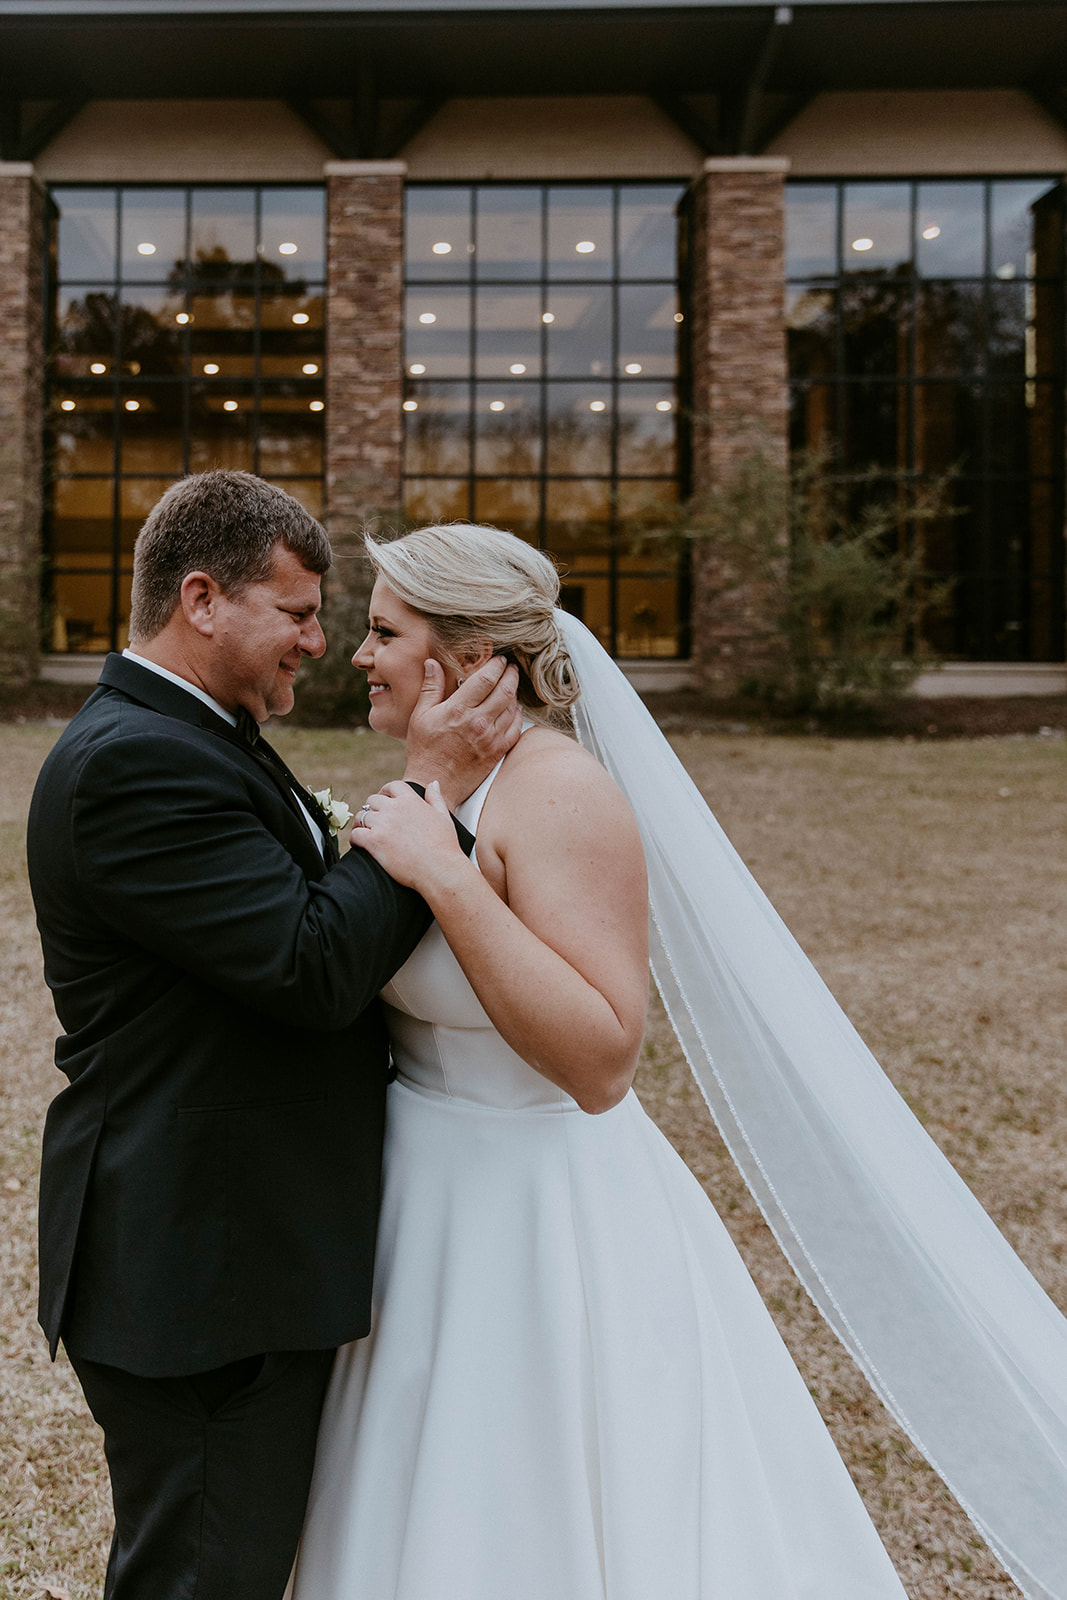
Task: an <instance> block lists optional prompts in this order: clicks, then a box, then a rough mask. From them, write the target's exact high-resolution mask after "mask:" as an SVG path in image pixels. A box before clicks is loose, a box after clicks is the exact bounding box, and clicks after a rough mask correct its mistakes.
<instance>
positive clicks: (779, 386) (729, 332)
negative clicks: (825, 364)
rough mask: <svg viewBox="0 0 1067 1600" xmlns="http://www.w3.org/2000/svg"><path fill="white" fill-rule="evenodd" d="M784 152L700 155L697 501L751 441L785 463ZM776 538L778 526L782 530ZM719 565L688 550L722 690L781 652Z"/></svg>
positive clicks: (713, 679)
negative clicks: (727, 587) (725, 586)
mask: <svg viewBox="0 0 1067 1600" xmlns="http://www.w3.org/2000/svg"><path fill="white" fill-rule="evenodd" d="M788 168H789V163H788V161H785V160H783V159H782V158H781V157H745V156H742V157H737V158H732V157H724V158H711V159H709V160H708V161H706V162H705V170H704V172H703V174H702V176H701V177H700V178H699V179H698V180H697V182H696V184H695V185H694V191H693V195H692V212H691V234H690V273H691V302H690V340H691V345H690V348H691V362H692V475H693V493H694V496H696V497H699V496H700V495H701V494H702V493H706V492H707V491H708V490H709V489H710V488H711V487H712V486H713V485H715V484H721V483H724V482H727V481H728V480H729V478H730V476H731V474H732V473H733V472H734V471H735V470H736V468H737V464H738V462H739V461H740V460H741V459H742V458H743V457H744V456H745V455H746V454H747V453H749V452H751V451H752V450H754V449H759V450H762V451H763V452H764V453H765V454H766V455H768V456H769V457H770V459H771V460H772V461H774V462H776V463H779V464H780V465H781V466H782V467H783V468H784V467H785V464H786V461H787V457H788V434H787V424H788V406H789V402H788V381H787V380H788V371H787V365H786V346H785V175H786V172H787V171H788ZM782 535H783V540H784V538H785V535H786V530H785V529H784V528H783V530H782ZM722 576H723V575H722V573H721V570H720V569H719V568H718V567H717V565H716V562H715V560H714V558H713V557H712V556H711V555H710V553H709V552H707V551H706V550H704V551H702V550H701V549H700V548H699V546H698V547H696V549H695V550H694V558H693V614H692V624H693V666H694V672H695V676H696V679H697V681H698V683H699V684H700V685H701V686H702V687H704V688H706V689H709V690H711V691H712V692H715V693H719V694H723V695H728V694H731V693H733V692H734V691H735V690H736V688H737V687H738V685H739V684H741V683H743V682H744V680H745V679H746V678H748V677H750V676H752V675H754V674H759V672H760V670H761V669H762V668H763V667H764V666H765V665H766V664H767V663H768V662H769V661H771V660H772V659H773V657H774V656H775V654H776V653H777V652H778V650H779V649H780V648H781V641H780V639H779V637H778V635H777V634H776V632H775V630H774V626H773V622H772V621H771V619H770V618H769V616H768V612H767V596H766V593H765V592H763V591H761V590H760V588H759V587H758V586H757V585H749V586H747V587H745V588H743V589H740V590H735V591H733V592H731V593H729V594H723V593H722Z"/></svg>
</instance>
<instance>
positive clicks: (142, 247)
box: [137, 239, 156, 256]
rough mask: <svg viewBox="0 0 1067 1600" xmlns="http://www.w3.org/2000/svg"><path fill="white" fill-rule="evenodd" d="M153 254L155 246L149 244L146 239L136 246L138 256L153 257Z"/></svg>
mask: <svg viewBox="0 0 1067 1600" xmlns="http://www.w3.org/2000/svg"><path fill="white" fill-rule="evenodd" d="M155 253H156V247H155V245H154V244H149V243H148V241H147V239H146V240H145V242H144V244H139V245H138V246H137V254H138V255H139V256H154V255H155Z"/></svg>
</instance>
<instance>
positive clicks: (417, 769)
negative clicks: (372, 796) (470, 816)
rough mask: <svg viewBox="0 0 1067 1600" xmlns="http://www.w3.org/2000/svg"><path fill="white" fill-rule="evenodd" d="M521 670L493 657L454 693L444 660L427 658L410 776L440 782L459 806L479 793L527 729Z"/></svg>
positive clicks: (413, 721) (410, 745) (411, 732)
mask: <svg viewBox="0 0 1067 1600" xmlns="http://www.w3.org/2000/svg"><path fill="white" fill-rule="evenodd" d="M518 683H519V674H518V669H517V668H516V667H515V666H513V665H510V664H508V663H507V662H505V661H504V659H503V657H501V656H493V657H492V659H491V660H489V661H487V662H486V663H485V665H484V666H481V667H479V668H478V669H477V670H476V671H475V672H472V673H471V675H470V677H469V678H467V679H466V681H465V682H463V683H461V684H460V685H459V687H458V688H457V689H456V690H455V691H454V692H453V693H452V694H450V695H447V696H446V694H445V675H444V669H443V668H442V666H441V664H440V662H437V661H427V662H426V676H425V678H424V680H423V686H422V692H421V694H420V695H419V700H418V704H417V705H416V707H415V709H414V711H413V712H412V714H411V718H410V720H409V722H408V729H407V738H406V740H405V748H406V752H407V760H406V764H405V768H404V777H405V778H406V779H407V780H408V781H409V782H411V783H420V784H422V785H423V786H424V787H427V788H428V787H429V785H430V784H431V783H432V782H434V781H436V782H437V783H438V784H439V785H440V788H441V792H442V794H443V796H444V799H445V802H446V804H447V805H448V806H451V807H453V808H454V807H455V806H458V805H459V804H461V802H462V801H464V800H466V799H467V797H468V795H471V794H473V793H474V791H475V789H477V787H478V785H479V784H480V783H481V782H482V780H483V778H487V777H488V776H489V774H490V772H492V770H493V768H494V767H495V766H496V764H497V762H498V761H499V760H500V759H501V758H502V757H503V756H505V755H506V754H507V753H508V751H509V750H510V749H511V747H512V745H513V744H515V742H516V741H517V739H518V738H519V735H520V734H521V733H522V713H521V711H520V710H519V706H518V701H517V698H516V695H517V691H518Z"/></svg>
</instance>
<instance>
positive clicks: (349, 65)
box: [0, 0, 1067, 103]
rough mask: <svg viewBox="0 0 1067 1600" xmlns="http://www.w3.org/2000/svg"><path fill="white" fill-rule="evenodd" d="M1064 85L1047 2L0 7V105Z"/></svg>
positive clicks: (41, 0)
mask: <svg viewBox="0 0 1067 1600" xmlns="http://www.w3.org/2000/svg"><path fill="white" fill-rule="evenodd" d="M368 72H372V73H373V78H374V82H375V92H376V93H377V94H378V95H380V96H393V97H401V98H405V97H406V98H410V99H420V98H421V99H426V100H429V99H431V98H434V97H436V98H437V99H440V97H442V96H457V95H464V96H466V95H503V94H507V95H536V94H539V95H553V94H633V93H647V94H655V95H660V96H666V95H672V94H673V95H678V94H682V95H700V94H712V93H714V94H723V93H726V94H730V93H737V92H738V91H739V90H743V89H744V87H745V86H746V85H750V84H751V83H752V82H753V80H754V76H755V77H758V78H759V79H760V87H761V90H762V91H763V92H765V93H769V94H776V93H777V94H782V95H787V96H803V95H811V94H812V93H815V92H818V91H819V90H826V89H886V88H899V89H937V88H991V87H997V88H1006V87H1023V88H1032V87H1035V86H1040V85H1044V86H1046V87H1047V86H1062V85H1063V84H1064V82H1065V80H1067V5H1065V4H1063V3H1062V0H792V4H791V5H790V6H782V5H777V6H776V5H753V4H751V3H748V0H717V3H716V4H714V5H707V4H699V3H696V0H670V3H669V4H660V3H652V4H650V3H649V0H582V3H581V4H580V5H560V4H559V0H554V3H553V0H523V3H522V4H521V5H518V4H515V5H511V6H502V5H500V4H499V3H497V4H489V3H488V0H452V4H451V5H450V6H449V8H448V9H447V10H442V9H441V8H440V6H439V4H437V3H435V0H392V4H391V5H390V6H389V7H388V9H385V8H383V7H381V6H380V5H377V6H376V5H374V4H373V3H372V0H316V3H315V4H314V5H313V6H311V5H308V6H300V5H296V4H293V0H228V3H227V4H226V8H225V9H224V10H223V9H220V8H219V6H218V4H217V0H154V3H153V4H151V5H146V4H144V3H141V4H133V3H131V0H0V101H6V102H8V103H11V102H13V101H19V102H26V101H35V100H36V101H45V100H66V101H68V102H75V101H78V100H82V101H84V99H85V98H94V99H142V98H166V99H174V98H180V99H197V98H227V99H244V98H261V97H281V98H286V99H290V100H294V99H297V100H301V99H302V100H308V99H311V98H316V99H319V100H323V99H330V98H335V97H340V98H349V99H350V98H352V97H353V95H355V94H356V93H357V86H358V84H359V83H360V82H361V81H365V80H366V77H367V74H368Z"/></svg>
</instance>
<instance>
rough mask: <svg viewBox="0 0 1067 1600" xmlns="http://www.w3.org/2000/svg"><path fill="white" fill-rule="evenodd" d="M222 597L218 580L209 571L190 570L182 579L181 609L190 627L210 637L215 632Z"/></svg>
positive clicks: (205, 636) (207, 637)
mask: <svg viewBox="0 0 1067 1600" xmlns="http://www.w3.org/2000/svg"><path fill="white" fill-rule="evenodd" d="M221 597H222V590H221V589H220V587H219V585H218V582H217V581H216V579H214V578H213V577H212V576H211V574H210V573H209V572H189V573H187V574H186V576H185V577H184V578H183V579H182V588H181V601H180V606H181V611H182V615H183V616H184V618H185V620H186V622H187V623H188V624H189V626H190V628H195V630H196V632H197V633H199V634H202V635H203V636H204V638H206V639H210V638H211V637H212V635H213V634H214V632H215V620H216V611H217V609H218V602H219V600H220V598H221Z"/></svg>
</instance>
